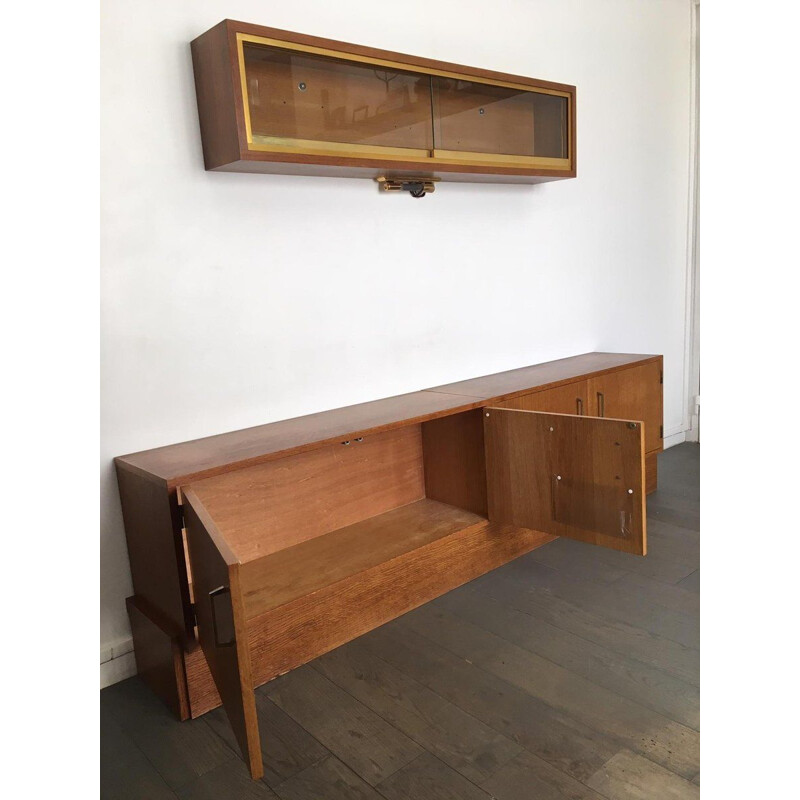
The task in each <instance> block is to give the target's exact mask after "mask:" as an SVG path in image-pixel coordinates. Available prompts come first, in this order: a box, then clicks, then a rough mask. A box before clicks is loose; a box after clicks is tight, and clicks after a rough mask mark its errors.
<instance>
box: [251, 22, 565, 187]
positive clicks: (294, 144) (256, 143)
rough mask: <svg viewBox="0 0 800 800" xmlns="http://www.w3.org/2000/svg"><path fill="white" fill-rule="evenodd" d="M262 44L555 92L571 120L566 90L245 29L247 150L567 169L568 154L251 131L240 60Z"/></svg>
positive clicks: (419, 71)
mask: <svg viewBox="0 0 800 800" xmlns="http://www.w3.org/2000/svg"><path fill="white" fill-rule="evenodd" d="M245 42H251V43H254V44H263V45H267V46H269V47H277V48H280V49H283V50H297V51H299V52H302V53H311V54H312V55H321V56H328V57H331V58H338V59H346V60H348V61H358V62H361V63H364V64H373V65H376V66H381V67H389V68H391V69H399V70H403V71H404V72H414V73H419V74H423V75H437V76H440V77H445V78H455V79H456V80H462V81H469V82H470V83H483V84H489V85H491V86H502V87H505V88H509V89H519V90H521V91H525V92H537V93H539V94H550V95H556V96H557V97H566V98H567V105H568V108H567V119H568V120H572V103H573V98H572V95H571V94H570V93H569V92H564V91H560V90H557V89H546V88H539V87H538V86H530V85H526V84H524V83H514V82H510V81H500V80H494V79H493V78H476V77H474V76H472V75H465V74H464V73H459V72H451V71H448V70H435V69H428V68H427V67H418V66H415V65H412V64H405V63H403V62H402V61H392V60H388V59H382V58H371V57H369V56H362V55H360V54H358V53H350V52H347V51H346V50H331V49H328V48H325V47H313V46H311V45H304V44H297V43H296V42H289V41H285V40H283V39H271V38H269V37H266V36H256V35H254V34H250V33H239V32H237V33H236V47H237V56H238V62H239V79H240V88H241V92H242V108H243V111H244V125H245V133H246V137H247V147H248V149H249V150H254V151H256V152H266V153H292V154H304V155H317V156H339V157H342V156H344V157H348V158H354V159H357V158H363V157H368V158H371V159H386V160H391V161H396V160H398V159H401V160H403V161H408V162H415V163H419V164H427V165H429V166H431V167H434V168H435V167H436V166H437V165H438V164H447V165H449V166H453V165H459V166H473V167H523V168H528V169H550V170H564V171H565V172H567V171H569V170H570V169H572V158H571V157H570V158H547V157H545V156H521V155H513V154H503V153H480V152H468V151H462V150H443V149H441V148H433V149H431V150H423V149H417V148H412V147H387V146H384V145H368V144H355V143H349V142H326V141H321V140H320V141H317V140H315V139H291V138H282V137H277V136H262V135H260V134H256V135H255V136H254V135H253V130H252V126H251V121H250V103H249V93H248V89H247V71H246V69H245V63H244V43H245ZM573 136H574V131H573V130H572V124H571V122H570V123H569V124H568V127H567V150H568V152H570V153H571V152H572V137H573Z"/></svg>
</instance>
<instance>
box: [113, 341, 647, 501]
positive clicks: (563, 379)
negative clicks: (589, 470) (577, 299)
mask: <svg viewBox="0 0 800 800" xmlns="http://www.w3.org/2000/svg"><path fill="white" fill-rule="evenodd" d="M658 358H660V356H654V355H641V354H638V355H637V354H631V353H585V354H583V355H579V356H573V357H571V358H563V359H560V360H558V361H550V362H547V363H544V364H537V365H533V366H529V367H523V368H521V369H515V370H511V371H508V372H500V373H497V374H495V375H485V376H483V377H481V378H473V379H471V380H466V381H461V382H459V383H451V384H447V385H444V386H437V387H434V388H431V389H427V390H423V391H419V392H411V393H409V394H402V395H397V396H395V397H386V398H383V399H381V400H373V401H371V402H368V403H359V404H357V405H353V406H346V407H344V408H337V409H334V410H331V411H322V412H319V413H316V414H309V415H306V416H303V417H295V418H294V419H287V420H282V421H279V422H271V423H268V424H266V425H258V426H256V427H252V428H245V429H243V430H239V431H232V432H230V433H222V434H218V435H216V436H208V437H205V438H202V439H194V440H192V441H189V442H181V443H179V444H173V445H168V446H166V447H158V448H155V449H153V450H143V451H141V452H138V453H131V454H129V455H125V456H119V457H118V458H116V459H115V461H116V464H117V466H118V468H122V469H128V470H132V471H133V472H138V473H141V474H144V475H146V476H148V477H152V478H153V479H155V480H163V481H165V482H166V483H167V484H168V485H169V486H178V485H181V484H183V483H187V482H188V481H190V480H196V479H198V478H203V477H210V476H212V475H218V474H220V473H222V472H225V471H227V470H229V469H231V468H233V467H234V466H235V468H236V469H240V468H243V467H247V466H251V465H254V464H258V463H261V462H264V461H269V460H271V459H273V458H278V457H282V456H285V455H290V454H293V453H298V452H302V451H303V450H310V449H312V448H314V447H319V446H321V445H325V444H330V443H332V442H336V441H340V440H346V439H353V438H356V437H357V436H360V435H362V434H365V433H378V432H381V431H385V430H390V429H392V428H396V427H399V426H401V425H412V424H418V423H421V422H425V421H427V420H430V419H435V418H437V417H442V416H448V415H450V414H456V413H459V412H462V411H468V410H470V409H473V408H477V407H479V406H483V405H486V404H487V402H492V401H493V402H500V401H501V400H504V399H506V398H507V397H510V396H513V395H514V394H521V393H524V392H526V391H527V392H530V391H538V390H541V389H545V388H549V387H552V386H556V385H558V384H562V383H568V382H570V381H571V380H576V379H578V378H583V377H587V376H590V375H597V374H601V373H605V372H613V371H616V370H618V369H624V368H626V367H629V366H631V365H633V364H636V363H638V362H643V361H651V360H655V359H658Z"/></svg>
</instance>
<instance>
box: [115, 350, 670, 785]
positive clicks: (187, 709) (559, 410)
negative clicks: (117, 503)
mask: <svg viewBox="0 0 800 800" xmlns="http://www.w3.org/2000/svg"><path fill="white" fill-rule="evenodd" d="M662 375H663V372H662V358H661V357H660V356H644V355H629V354H619V353H588V354H585V355H581V356H575V357H573V358H567V359H562V360H560V361H552V362H549V363H546V364H540V365H537V366H531V367H524V368H522V369H518V370H512V371H510V372H503V373H498V374H496V375H487V376H484V377H482V378H475V379H472V380H467V381H462V382H460V383H455V384H449V385H446V386H437V387H435V388H433V389H427V390H424V391H419V392H413V393H411V394H406V395H400V396H399V397H390V398H386V399H384V400H377V401H375V402H372V403H363V404H361V405H356V406H351V407H348V408H340V409H336V410H334V411H327V412H323V413H319V414H312V415H310V416H307V417H299V418H297V419H291V420H286V421H284V422H275V423H271V424H269V425H262V426H260V427H256V428H250V429H247V430H243V431H236V432H233V433H226V434H222V435H219V436H212V437H209V438H206V439H198V440H195V441H192V442H185V443H183V444H176V445H171V446H169V447H162V448H158V449H155V450H148V451H145V452H141V453H134V454H132V455H127V456H121V457H119V458H117V459H116V468H117V477H118V481H119V489H120V496H121V500H122V510H123V515H124V520H125V532H126V536H127V540H128V551H129V553H130V563H131V572H132V575H133V585H134V591H135V595H134V597H131V598H129V600H128V611H129V615H130V620H131V628H132V631H133V639H134V646H135V651H136V664H137V669H138V671H139V673H140V675H142V677H143V678H144V679H145V680H146V681H147V682H148V683H149V685H150V686H151V687H152V688H153V689H154V691H156V692H157V693H158V694H159V695H160V696H161V697H162V698H163V699H164V700H165V701H166V702H167V703H168V704H169V705H170V706H171V707H172V708H173V710H174V711H175V713H176V714H177V715H178V716H180V717H181V718H182V719H186V718H188V717H196V716H199V715H200V714H202V713H204V712H205V711H208V710H209V709H211V708H214V707H215V706H217V705H219V704H220V703H221V704H223V705H224V707H225V710H226V711H227V714H228V718H229V719H230V723H231V727H232V729H233V731H234V734H235V735H236V738H237V740H238V742H239V744H240V746H241V748H242V752H243V754H244V756H245V759H246V760H247V762H248V764H249V766H250V770H251V772H252V774H253V775H254V776H260V775H261V773H262V764H261V745H260V741H259V732H258V725H257V722H256V714H255V696H254V694H253V690H254V689H255V687H256V686H259V685H261V684H263V683H265V682H267V681H269V680H271V679H272V678H275V677H276V676H278V675H281V674H282V673H284V672H287V671H288V670H290V669H292V668H294V667H297V666H299V665H301V664H304V663H306V662H307V661H310V660H311V659H313V658H315V657H316V656H319V655H321V654H323V653H326V652H328V651H329V650H332V649H333V648H335V647H338V646H339V645H341V644H344V643H345V642H348V641H350V640H351V639H353V638H355V637H357V636H359V635H361V634H363V633H365V632H367V631H369V630H371V629H373V628H375V627H377V626H379V625H381V624H383V623H385V622H388V621H389V620H391V619H394V618H395V617H397V616H399V615H401V614H403V613H405V612H406V611H409V610H410V609H412V608H415V607H417V606H419V605H421V604H422V603H425V602H427V601H429V600H431V599H433V598H434V597H437V596H439V595H441V594H443V593H444V592H447V591H448V590H450V589H453V588H455V587H456V586H460V585H461V584H463V583H465V582H467V581H469V580H472V579H473V578H476V577H478V576H479V575H482V574H484V573H486V572H488V571H489V570H492V569H494V568H495V567H499V566H501V565H502V564H505V563H507V562H508V561H510V560H512V559H514V558H516V557H517V556H520V555H522V554H524V553H527V552H529V551H530V550H533V549H534V548H536V547H539V546H540V545H542V544H545V543H546V542H549V541H551V540H552V539H553V538H554V537H556V536H567V537H570V538H573V539H578V540H580V541H583V542H590V543H593V544H598V545H602V546H605V547H610V548H612V549H615V550H622V551H624V552H628V553H638V554H641V555H644V554H645V551H646V530H645V525H646V522H645V493H646V491H652V490H653V489H654V488H655V485H656V480H657V476H656V456H657V454H658V452H659V451H660V450H661V449H662V438H661V435H662V419H661V416H662Z"/></svg>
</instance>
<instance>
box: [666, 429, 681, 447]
mask: <svg viewBox="0 0 800 800" xmlns="http://www.w3.org/2000/svg"><path fill="white" fill-rule="evenodd" d="M685 441H686V431H683V430H678V431H675V432H674V433H673V432H667V435H666V436H665V437H664V449H665V450H666V449H668V448H670V447H674V446H675V445H676V444H683V443H684V442H685Z"/></svg>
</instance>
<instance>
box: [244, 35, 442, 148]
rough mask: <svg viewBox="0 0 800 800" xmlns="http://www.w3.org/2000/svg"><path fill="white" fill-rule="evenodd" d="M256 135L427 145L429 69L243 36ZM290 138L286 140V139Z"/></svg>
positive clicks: (429, 139) (429, 140) (430, 135)
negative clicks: (378, 62)
mask: <svg viewBox="0 0 800 800" xmlns="http://www.w3.org/2000/svg"><path fill="white" fill-rule="evenodd" d="M243 47H244V63H245V74H246V77H247V94H248V103H249V108H250V127H251V130H252V135H253V141H254V142H258V141H259V137H276V138H279V139H305V140H309V139H310V140H314V141H320V142H341V143H348V144H368V145H378V146H385V147H405V148H416V149H423V150H430V149H431V147H432V138H433V131H432V125H431V89H430V77H429V76H428V75H419V74H415V73H413V72H402V71H398V70H391V69H385V68H383V67H379V66H374V67H373V66H371V65H368V64H359V63H356V62H350V61H345V60H339V59H335V58H328V57H325V56H316V55H309V54H307V53H302V52H297V51H293V50H282V49H280V48H277V47H267V46H265V45H260V44H253V43H248V42H245V43H244V45H243ZM287 144H290V142H287Z"/></svg>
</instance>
